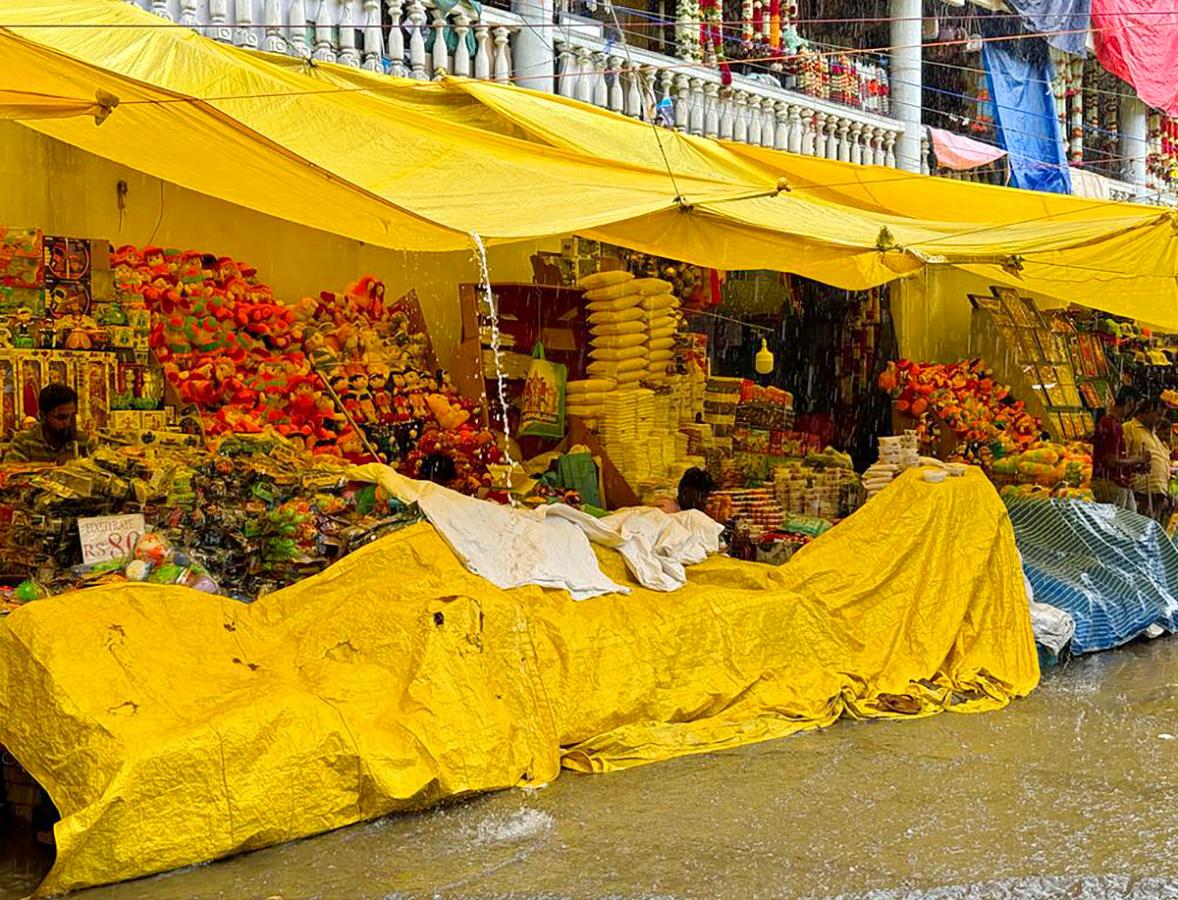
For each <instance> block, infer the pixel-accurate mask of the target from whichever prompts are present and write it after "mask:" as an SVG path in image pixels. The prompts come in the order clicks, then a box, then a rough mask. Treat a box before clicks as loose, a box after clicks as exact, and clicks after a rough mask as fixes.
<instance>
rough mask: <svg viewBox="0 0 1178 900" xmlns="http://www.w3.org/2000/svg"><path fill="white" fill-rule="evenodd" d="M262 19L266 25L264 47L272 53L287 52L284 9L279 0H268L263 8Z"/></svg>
mask: <svg viewBox="0 0 1178 900" xmlns="http://www.w3.org/2000/svg"><path fill="white" fill-rule="evenodd" d="M262 20H263V22H264V23H265V25H266V36H265V38H263V40H262V49H263V50H266V51H268V52H270V53H285V52H286V38H284V37H283V36H282V9H281V7H279V5H278V0H266V4H265V6H264V7H263V8H262Z"/></svg>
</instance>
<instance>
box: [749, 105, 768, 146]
mask: <svg viewBox="0 0 1178 900" xmlns="http://www.w3.org/2000/svg"><path fill="white" fill-rule="evenodd" d="M763 102H764V101H763V100H762V99H761V97H760V96H759V95H757V94H751V95H750V96H749V112H748V117H749V127H748V133H747V134H746V136H745V140H747V141H748V142H749V143H750V144H752V145H753V146H754V147H757V146H760V144H761V104H762V103H763Z"/></svg>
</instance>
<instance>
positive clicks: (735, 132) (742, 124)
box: [732, 91, 749, 144]
mask: <svg viewBox="0 0 1178 900" xmlns="http://www.w3.org/2000/svg"><path fill="white" fill-rule="evenodd" d="M748 112H749V95H748V92H747V91H737V92H736V114H735V116H734V118H733V122H732V140H734V141H737V142H738V143H741V144H747V143H748V140H749V116H748Z"/></svg>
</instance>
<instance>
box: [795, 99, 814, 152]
mask: <svg viewBox="0 0 1178 900" xmlns="http://www.w3.org/2000/svg"><path fill="white" fill-rule="evenodd" d="M815 117H816V113H815V112H814V110H812V109H803V110H802V143H801V149H800V151H799V152H800V153H801V154H802V155H804V156H817V155H818V148H817V145H816V144H815V143H814V129H815V128H816V127H817V123H816V122H815V121H814V119H815Z"/></svg>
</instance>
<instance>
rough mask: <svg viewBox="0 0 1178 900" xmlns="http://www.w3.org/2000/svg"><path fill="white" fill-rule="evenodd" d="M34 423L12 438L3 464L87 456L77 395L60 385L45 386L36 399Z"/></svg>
mask: <svg viewBox="0 0 1178 900" xmlns="http://www.w3.org/2000/svg"><path fill="white" fill-rule="evenodd" d="M37 407H38V409H39V410H40V414H39V416H38V421H37V423H36V424H35V425H30V426H29V427H28V428H26V429H25V430H24V431H20V432H18V433H17V434H16V436H15V437H13V439H12V443H11V444H10V445H9V447H8V452H6V453H5V454H4V462H32V463H53V464H54V465H61V464H62V463H66V462H69V461H70V460H71V459H77V458H79V457H82V456H88V455H89V453H90V442H89V440H88V439H87V438H86V435H84V434H83V433H82V432H80V431H78V395H77V394H76V393H75V392H74V389H73V388H71V387H68V386H66V385H64V384H47V385H46V386H45V387H44V388H42V389H41V394H40V396H39V397H38V398H37Z"/></svg>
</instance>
